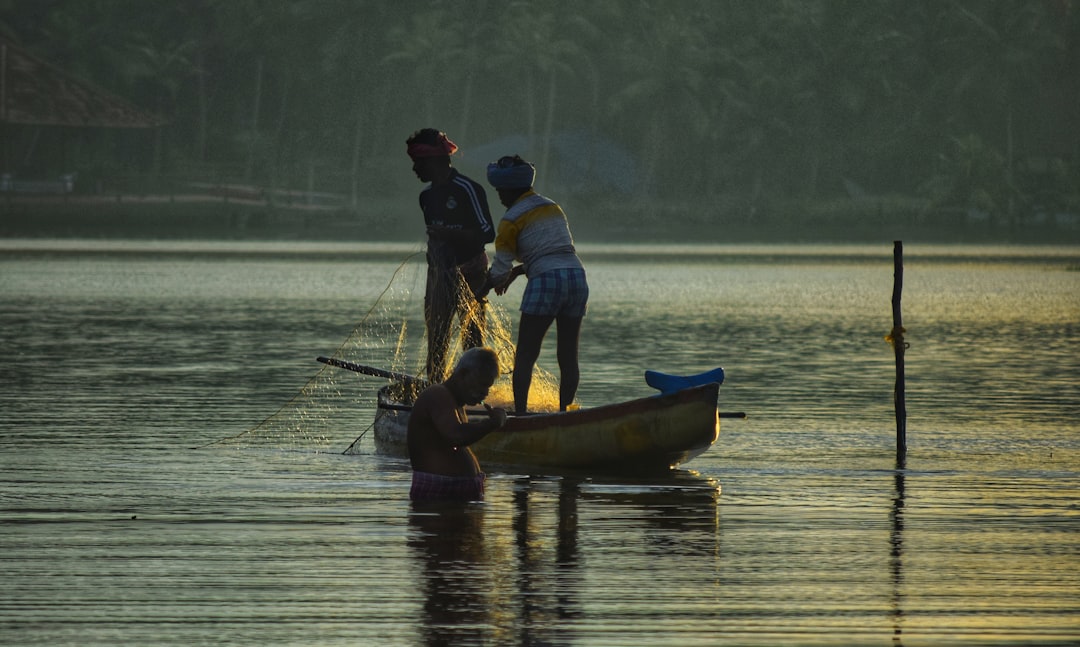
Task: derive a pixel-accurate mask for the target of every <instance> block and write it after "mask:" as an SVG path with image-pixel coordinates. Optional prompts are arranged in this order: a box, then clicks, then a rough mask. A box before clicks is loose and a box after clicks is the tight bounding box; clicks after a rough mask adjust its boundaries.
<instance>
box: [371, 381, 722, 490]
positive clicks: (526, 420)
mask: <svg viewBox="0 0 1080 647" xmlns="http://www.w3.org/2000/svg"><path fill="white" fill-rule="evenodd" d="M720 379H723V378H722V377H721V378H720ZM406 384H407V383H396V384H391V385H388V386H385V387H383V388H382V389H380V391H379V399H378V409H377V411H376V414H375V425H374V435H375V449H376V452H378V453H381V454H385V455H390V456H398V457H403V458H404V457H408V446H407V444H406V430H407V428H408V421H409V409H410V407H409V406H408V402H409V401H410V399H409V398H407V397H403V395H402V394H403V393H405V392H407V391H408V390H409V389H406V388H404V387H405V385H406ZM719 388H720V384H719V382H707V383H704V384H697V385H691V386H685V387H684V388H679V389H677V390H674V391H671V392H667V393H661V394H660V395H655V396H651V397H645V398H640V399H637V400H630V401H627V402H620V403H617V404H609V405H605V406H599V407H593V408H588V409H578V410H575V411H567V412H555V413H535V414H529V415H524V416H511V417H510V419H509V420H508V421H507V423H506V426H505V427H503V429H501V430H499V431H496V432H493V433H491V434H488V435H487V436H485V437H484V438H483V439H481V440H480V441H479V442H477V443H475V444H473V445H471V448H472V450H473V452H475V453H476V456H477V458H478V459H479V460H480V464H481V465H482V466H484V468H485V469H488V468H489V467H491V466H499V465H501V466H511V467H524V468H534V469H535V468H539V469H542V470H545V471H551V472H559V473H574V472H588V473H633V474H642V473H655V472H661V471H668V470H670V469H672V468H674V467H676V466H678V465H681V464H683V463H686V462H687V461H689V460H690V459H692V458H694V457H696V456H698V455H700V454H701V453H703V452H704V451H705V450H707V449H708V448H709V447H711V446H712V444H713V443H714V442H716V439H717V436H718V435H719V433H720V416H719V415H718V413H717V408H716V404H717V397H718V394H719ZM477 413H480V412H477Z"/></svg>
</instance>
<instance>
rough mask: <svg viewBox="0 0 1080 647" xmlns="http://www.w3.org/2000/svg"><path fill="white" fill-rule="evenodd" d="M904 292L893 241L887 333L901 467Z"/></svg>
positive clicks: (900, 257)
mask: <svg viewBox="0 0 1080 647" xmlns="http://www.w3.org/2000/svg"><path fill="white" fill-rule="evenodd" d="M903 290H904V242H903V241H900V240H897V241H893V293H892V318H893V328H892V332H891V333H889V337H888V339H889V342H890V343H892V347H893V353H894V354H895V355H896V387H895V390H894V391H893V401H894V403H895V404H896V462H897V465H901V464H903V462H904V459H905V457H906V456H907V403H906V401H905V398H904V351H905V350H906V349H907V343H906V342H905V341H904V332H905V331H904V318H903V315H902V314H901V312H900V295H901V293H902V292H903Z"/></svg>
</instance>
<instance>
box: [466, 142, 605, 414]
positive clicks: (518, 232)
mask: <svg viewBox="0 0 1080 647" xmlns="http://www.w3.org/2000/svg"><path fill="white" fill-rule="evenodd" d="M487 176H488V182H490V183H491V186H493V187H495V190H496V191H498V193H499V201H500V202H501V203H502V204H503V206H505V207H506V213H505V214H503V217H502V219H501V220H500V221H499V225H498V232H497V233H496V236H495V260H494V261H493V262H492V264H491V269H490V271H489V272H488V285H490V286H492V287H493V288H494V289H495V293H496V294H500V295H501V294H504V293H505V292H506V289H507V288H508V287H509V285H510V283H511V282H512V281H513V280H514V279H515V278H517V277H518V276H519V275H521V274H525V276H526V277H528V281H529V282H528V284H526V286H525V293H524V295H522V298H521V322H520V324H519V325H518V341H517V351H516V355H515V356H514V374H513V375H514V376H513V386H514V408H515V410H516V411H517V412H518V413H524V412H526V411H527V410H528V401H529V387H530V386H531V385H532V373H533V367H534V366H535V365H536V360H537V358H538V357H539V356H540V346H541V344H542V343H543V341H544V335H545V334H547V331H548V328H550V327H551V323H552V322H553V321H554V322H555V325H556V331H557V334H558V340H557V342H556V343H557V351H556V356H557V358H558V362H559V409H560V410H561V411H566V409H567V407H569V406H570V405H571V404H572V403H573V401H574V397H575V396H576V395H577V388H578V382H579V381H580V377H581V376H580V370H579V367H578V340H579V338H580V336H581V322H582V319H584V317H585V310H586V305H587V303H588V301H589V285H588V283H587V282H586V280H585V268H584V267H583V266H582V264H581V259H579V258H578V255H577V251H576V250H575V249H574V239H573V237H572V236H571V234H570V227H569V225H568V224H567V220H566V214H565V213H564V212H563V210H562V207H560V206H559V205H558V204H556V203H555V202H554V201H553V200H551V199H549V198H545V197H544V196H542V195H540V194H539V193H537V192H535V191H533V188H532V187H533V182H534V180H535V179H536V167H535V166H534V165H533V164H531V163H529V162H527V161H525V160H523V159H521V157H519V156H517V155H514V156H507V157H502V158H500V159H499V160H498V161H497V162H492V163H491V164H489V165H488V171H487ZM515 261H518V262H519V263H520V264H519V265H516V266H515V265H514V262H515Z"/></svg>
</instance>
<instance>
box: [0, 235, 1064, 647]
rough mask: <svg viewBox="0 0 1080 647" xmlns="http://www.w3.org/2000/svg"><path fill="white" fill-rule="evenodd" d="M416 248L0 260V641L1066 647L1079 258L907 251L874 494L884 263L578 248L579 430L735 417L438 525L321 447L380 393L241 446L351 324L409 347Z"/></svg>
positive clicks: (869, 253)
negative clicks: (682, 463)
mask: <svg viewBox="0 0 1080 647" xmlns="http://www.w3.org/2000/svg"><path fill="white" fill-rule="evenodd" d="M417 249H418V247H416V246H405V245H387V246H380V245H325V244H316V243H296V244H281V243H198V242H186V243H179V242H178V243H144V242H139V243H133V242H122V241H10V240H9V241H3V244H2V245H0V342H2V343H0V348H2V353H3V354H2V357H3V359H2V361H3V370H2V371H0V443H2V449H3V451H2V452H0V466H2V468H0V483H2V486H0V547H2V550H0V577H2V579H3V582H4V585H3V587H2V588H0V643H3V644H11V645H57V644H78V645H116V644H141V645H192V644H251V645H256V644H257V645H276V644H304V645H339V644H340V645H346V644H347V645H357V644H393V645H420V644H455V645H469V644H477V645H479V644H524V645H530V644H531V645H539V644H546V645H628V644H634V645H679V646H685V645H714V644H739V645H776V644H785V645H817V644H821V645H942V644H954V645H984V644H987V645H1016V644H1047V645H1052V644H1061V645H1064V644H1075V643H1076V642H1077V641H1080V593H1078V591H1080V541H1078V540H1077V537H1078V536H1080V534H1078V531H1080V509H1078V504H1077V501H1078V495H1080V433H1078V432H1080V422H1078V421H1080V357H1078V354H1077V353H1076V351H1075V348H1076V347H1077V344H1078V342H1080V329H1078V321H1080V272H1078V271H1077V268H1078V267H1080V251H1078V250H1076V249H1075V248H1043V247H948V246H919V245H908V246H907V249H906V250H905V251H906V266H905V288H904V302H903V306H904V319H905V325H906V326H907V329H908V333H907V340H908V341H909V342H910V343H911V348H910V349H909V350H908V353H907V385H908V390H907V403H908V413H909V418H908V444H909V452H908V455H907V460H906V464H905V465H904V466H903V468H902V469H897V462H896V456H895V423H894V419H893V402H892V389H893V379H894V358H893V352H892V349H891V347H890V346H889V345H888V344H887V343H886V342H885V341H884V339H883V337H884V336H885V334H886V333H888V332H889V330H890V329H891V327H892V321H891V305H890V298H891V291H892V281H893V265H892V246H891V245H883V246H882V247H881V248H876V247H864V246H813V247H798V246H665V247H652V248H642V247H632V246H620V247H585V248H583V249H582V256H583V258H584V260H585V262H586V264H587V268H588V272H589V280H590V284H591V287H592V295H593V299H592V303H591V304H590V310H589V315H588V318H587V319H586V323H585V327H584V329H583V339H582V358H583V370H582V386H581V390H580V392H579V399H580V401H581V404H582V406H595V405H598V404H602V403H606V402H609V401H612V400H615V399H627V398H632V397H638V396H642V395H647V394H648V392H649V389H648V387H647V386H645V384H644V381H643V377H642V373H643V371H644V370H645V369H647V368H652V369H657V370H664V371H669V372H685V373H691V372H697V371H701V370H705V369H708V368H712V367H714V366H724V367H725V369H726V371H727V375H728V378H727V382H726V383H725V385H724V386H723V387H722V388H721V408H722V409H724V410H729V411H746V412H747V413H748V414H749V418H748V419H747V420H745V421H728V420H725V422H724V426H723V428H722V430H721V436H720V440H719V441H718V443H717V445H716V446H715V447H713V448H712V449H710V450H709V451H708V452H706V453H705V454H704V455H702V456H701V457H699V458H697V459H695V460H694V461H693V462H691V463H690V464H688V465H687V466H686V467H687V469H685V470H681V471H679V472H676V473H675V474H673V475H672V476H671V477H670V478H663V479H655V478H653V479H640V480H637V479H631V478H621V479H605V478H592V479H565V478H559V477H556V476H550V475H530V474H516V473H505V472H494V473H493V474H492V476H491V480H490V482H489V492H488V498H487V501H486V502H485V503H484V504H478V505H472V506H469V507H467V508H466V509H463V510H454V511H440V512H417V511H413V510H412V509H411V508H410V506H409V503H408V484H409V471H408V465H407V464H406V463H404V462H402V461H398V460H394V459H388V458H384V457H380V456H376V455H374V454H373V453H372V446H371V441H370V439H369V438H367V437H366V436H365V437H364V438H361V440H360V442H359V443H358V444H357V446H358V447H359V449H360V453H359V454H358V455H342V454H341V451H342V450H344V449H345V448H346V447H347V446H349V444H350V443H352V442H353V441H354V440H355V439H356V438H357V437H358V436H361V435H362V434H364V433H365V431H366V429H367V428H368V426H369V424H370V416H371V409H370V396H371V394H372V393H373V390H374V389H375V388H377V387H378V386H380V383H379V381H378V380H375V379H374V378H368V377H361V376H356V375H352V374H348V375H335V376H328V377H326V378H323V382H318V383H316V386H317V388H318V389H321V390H326V389H330V390H336V391H338V392H340V394H341V395H340V396H339V398H338V399H339V400H342V401H344V402H346V404H347V406H345V407H344V408H338V409H330V408H327V409H325V410H316V409H313V408H304V409H303V414H304V416H305V417H303V418H300V419H298V421H297V422H296V426H297V427H299V428H300V429H299V431H296V432H292V431H288V430H285V431H282V430H280V429H279V430H278V431H276V432H275V433H270V434H267V433H262V434H261V435H260V432H251V431H249V430H251V429H252V428H257V427H258V426H259V423H260V422H261V421H263V420H264V419H267V418H268V417H273V416H274V415H275V413H276V412H279V411H280V410H282V409H283V408H285V409H286V410H288V407H289V403H290V402H295V401H297V398H299V399H300V400H303V399H304V398H305V397H306V396H303V395H300V394H301V391H302V390H303V389H304V388H305V386H306V385H309V384H310V383H311V380H312V379H313V376H315V375H316V374H317V373H319V371H320V370H321V369H322V366H321V365H319V364H317V363H315V362H314V358H315V356H316V355H326V354H333V353H335V352H336V351H338V350H340V349H341V346H342V344H343V342H344V341H345V340H347V339H350V336H351V335H353V333H354V330H356V329H358V324H359V323H360V322H370V321H371V317H375V316H378V315H380V314H381V312H380V311H379V307H378V306H377V304H381V303H386V302H387V301H388V300H390V298H391V297H392V298H393V299H396V300H397V302H398V303H401V304H404V308H405V309H406V310H408V311H411V312H412V315H411V318H412V320H411V323H410V324H409V327H408V329H409V332H410V334H411V333H415V332H416V331H417V330H418V329H419V328H418V326H419V320H418V317H419V308H420V305H419V302H418V301H417V300H416V296H417V294H419V292H417V289H416V279H415V277H412V278H410V275H409V273H408V272H407V271H405V270H403V269H402V263H403V262H405V261H406V260H407V259H408V258H410V257H411V255H413V254H414V253H415V252H416V251H417ZM406 265H408V263H407V264H406ZM395 273H397V274H395ZM395 276H396V277H397V278H395V279H394V281H391V278H392V277H395ZM391 284H393V285H392V287H391V289H390V291H389V292H386V290H387V288H388V285H391ZM520 288H521V286H520V285H517V286H515V287H514V288H513V289H512V290H511V293H510V294H509V295H508V296H506V297H503V298H502V299H499V300H497V303H498V304H499V305H500V306H502V307H504V308H505V310H506V312H508V313H509V317H510V319H511V320H512V319H513V317H514V312H513V311H514V309H515V307H516V303H517V299H518V298H519V296H520ZM388 295H390V296H388ZM369 313H373V314H370V315H369ZM365 317H368V318H365ZM359 329H362V330H363V331H368V330H373V331H377V332H378V336H376V337H375V338H372V339H367V340H365V341H364V342H363V344H366V346H365V345H363V344H362V345H361V346H360V347H359V348H356V347H353V346H350V347H349V348H348V349H347V350H348V352H350V353H354V354H358V355H360V356H364V357H367V358H370V359H371V361H372V362H376V361H383V360H384V359H385V361H391V359H393V358H392V357H391V354H390V352H389V351H388V350H387V346H388V338H389V337H390V336H391V334H392V333H393V331H394V330H396V329H392V328H387V329H383V328H380V327H378V326H372V325H370V324H369V323H365V324H364V325H363V326H359ZM553 342H554V340H553V339H552V338H550V337H549V339H548V342H547V344H546V345H545V348H544V353H543V354H542V356H541V360H540V364H541V365H542V366H545V367H547V368H548V369H551V370H554V369H555V362H554V355H553V351H554V343H553ZM365 353H366V355H365ZM396 361H401V360H400V359H398V360H396ZM404 361H405V362H406V363H405V365H404V366H403V367H402V368H406V369H408V368H413V369H415V367H416V366H418V365H419V359H418V358H415V357H412V358H407V359H405V360H404ZM410 362H411V364H410ZM290 424H291V423H290ZM223 439H230V440H225V441H224V442H222V440H223ZM253 439H257V440H258V441H259V442H252V441H253ZM196 447H197V448H199V449H193V448H196Z"/></svg>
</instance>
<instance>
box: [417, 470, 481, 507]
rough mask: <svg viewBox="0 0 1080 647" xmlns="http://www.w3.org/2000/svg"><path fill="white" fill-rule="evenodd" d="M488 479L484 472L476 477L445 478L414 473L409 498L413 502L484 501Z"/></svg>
mask: <svg viewBox="0 0 1080 647" xmlns="http://www.w3.org/2000/svg"><path fill="white" fill-rule="evenodd" d="M486 478H487V476H486V475H485V474H484V473H483V472H481V473H480V474H477V475H476V476H444V475H442V474H432V473H430V472H416V471H414V472H413V475H412V487H411V488H410V489H409V498H410V499H412V500H413V501H482V500H483V499H484V481H485V479H486Z"/></svg>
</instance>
